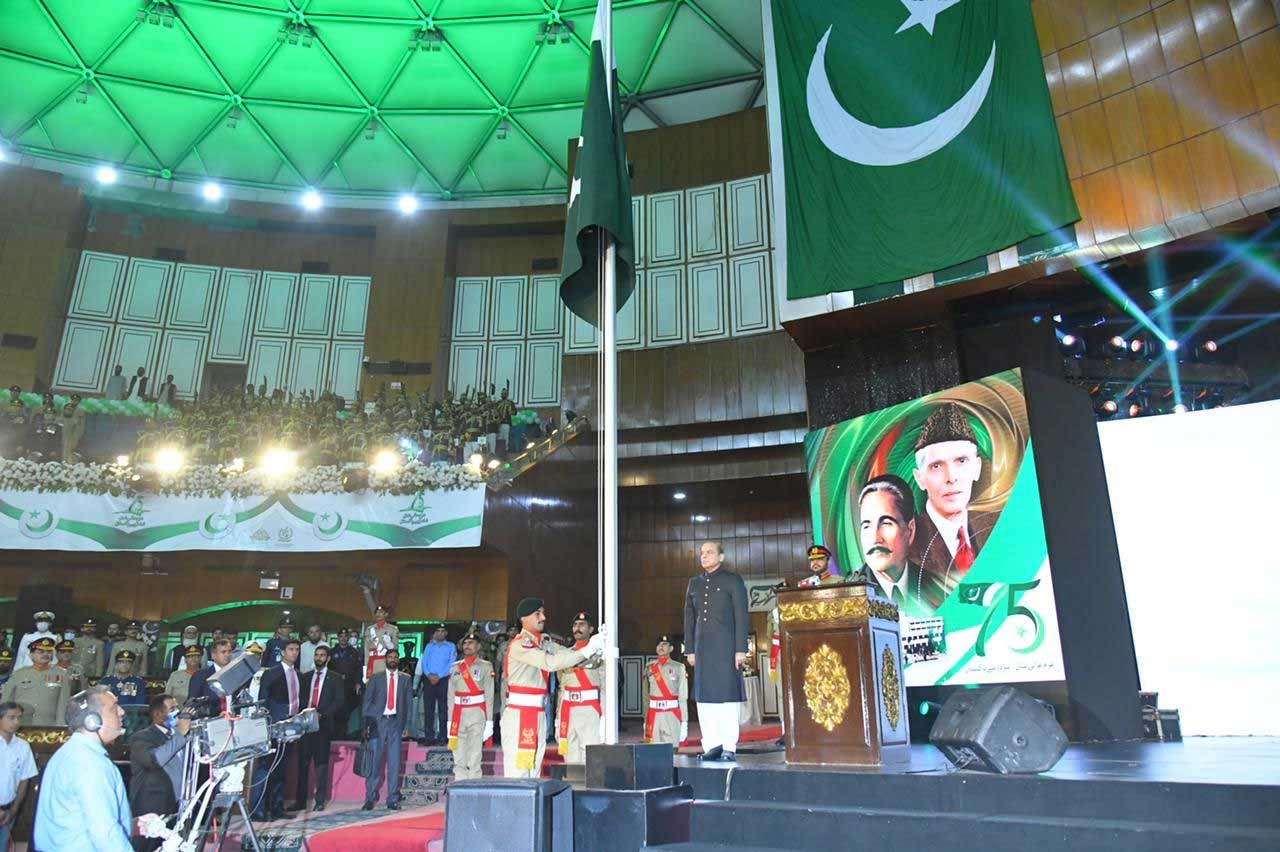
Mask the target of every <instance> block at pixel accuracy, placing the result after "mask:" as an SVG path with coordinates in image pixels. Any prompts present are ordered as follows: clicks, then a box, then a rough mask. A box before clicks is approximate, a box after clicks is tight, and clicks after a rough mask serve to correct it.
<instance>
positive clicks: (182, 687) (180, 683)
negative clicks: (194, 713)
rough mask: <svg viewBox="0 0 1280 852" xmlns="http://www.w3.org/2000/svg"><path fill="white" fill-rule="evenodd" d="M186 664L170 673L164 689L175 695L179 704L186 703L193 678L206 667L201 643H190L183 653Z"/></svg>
mask: <svg viewBox="0 0 1280 852" xmlns="http://www.w3.org/2000/svg"><path fill="white" fill-rule="evenodd" d="M183 659H184V660H185V661H186V665H185V666H184V667H182V668H180V669H178V670H177V671H176V672H174V673H173V674H171V675H169V680H168V681H166V682H165V685H164V691H165V692H167V693H169V694H170V695H172V696H173V697H174V699H175V700H176V701H177V702H178V703H179V704H185V703H186V701H187V696H188V695H189V694H190V693H191V679H192V678H193V677H195V676H196V675H197V674H199V673H200V671H201V670H202V669H204V667H205V666H204V650H203V649H201V647H200V646H199V645H188V646H187V647H186V654H184V655H183Z"/></svg>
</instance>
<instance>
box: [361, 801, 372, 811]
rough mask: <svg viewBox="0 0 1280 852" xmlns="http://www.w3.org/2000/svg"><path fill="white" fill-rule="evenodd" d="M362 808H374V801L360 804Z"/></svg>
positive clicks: (369, 809)
mask: <svg viewBox="0 0 1280 852" xmlns="http://www.w3.org/2000/svg"><path fill="white" fill-rule="evenodd" d="M360 810H362V811H371V810H373V802H365V803H364V804H363V805H361V806H360Z"/></svg>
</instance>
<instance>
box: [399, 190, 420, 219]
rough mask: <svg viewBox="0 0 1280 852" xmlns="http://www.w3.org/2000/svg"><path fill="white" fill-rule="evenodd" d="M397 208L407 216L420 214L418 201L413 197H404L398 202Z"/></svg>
mask: <svg viewBox="0 0 1280 852" xmlns="http://www.w3.org/2000/svg"><path fill="white" fill-rule="evenodd" d="M396 206H397V207H399V208H400V212H401V213H403V214H405V215H406V216H408V215H410V214H412V213H417V212H418V199H416V198H414V197H413V196H412V195H402V196H400V200H399V201H397V202H396Z"/></svg>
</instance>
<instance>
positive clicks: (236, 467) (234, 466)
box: [224, 456, 244, 473]
mask: <svg viewBox="0 0 1280 852" xmlns="http://www.w3.org/2000/svg"><path fill="white" fill-rule="evenodd" d="M224 470H229V471H231V472H232V473H239V472H240V471H242V470H244V459H242V458H240V457H239V456H236V457H235V458H233V459H232V460H231V464H229V465H227V466H226V467H225V468H224Z"/></svg>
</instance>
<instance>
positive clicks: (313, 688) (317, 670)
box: [293, 643, 347, 811]
mask: <svg viewBox="0 0 1280 852" xmlns="http://www.w3.org/2000/svg"><path fill="white" fill-rule="evenodd" d="M312 659H313V663H314V666H315V667H314V668H313V669H312V670H311V671H309V672H307V673H306V674H304V675H303V676H302V694H303V695H305V696H306V704H305V705H304V708H306V707H314V708H315V710H316V715H317V716H319V717H320V727H319V728H318V729H317V730H315V731H312V732H311V733H309V734H306V735H304V736H303V737H302V739H300V740H298V789H297V796H296V797H294V805H293V810H297V811H304V810H306V809H307V787H308V785H307V773H308V771H309V770H310V769H311V766H312V764H315V767H316V804H315V807H314V808H312V810H317V811H322V810H324V805H325V802H327V801H328V800H329V743H330V742H331V741H332V739H333V731H334V721H335V719H336V718H337V715H338V713H339V712H340V711H341V710H342V704H343V698H344V696H345V695H346V690H347V686H346V684H345V683H344V682H343V677H342V675H340V674H338V673H337V672H335V671H331V670H330V668H329V646H328V645H325V644H324V643H321V644H319V645H317V646H316V648H315V656H314V657H313V658H312Z"/></svg>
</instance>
